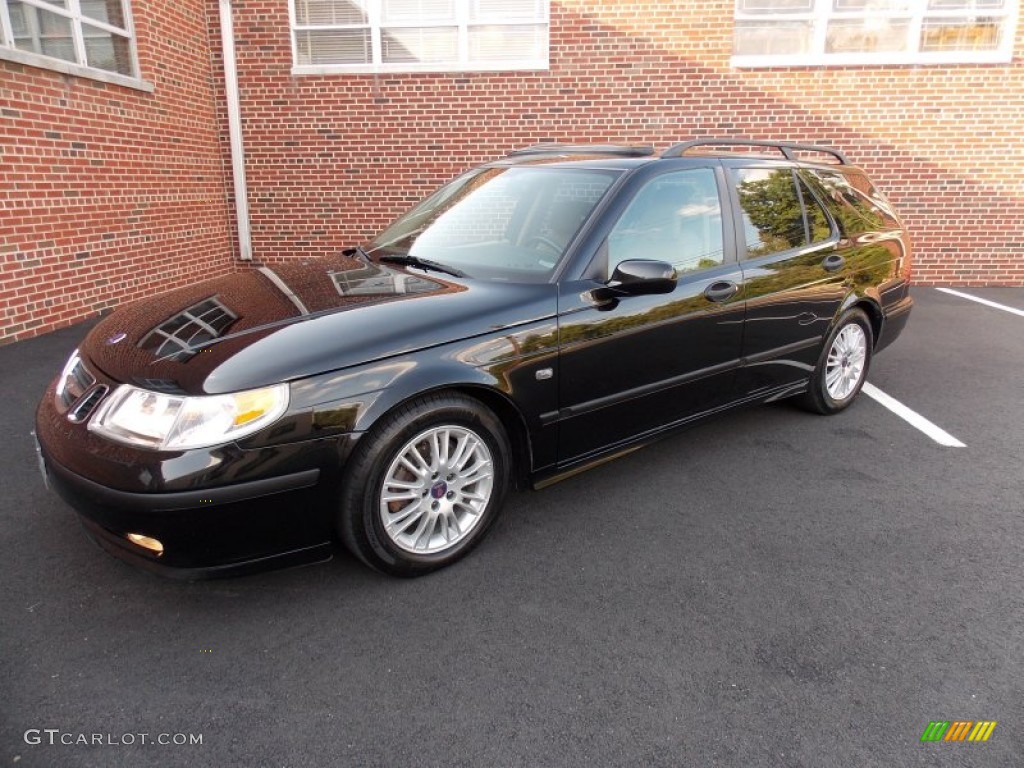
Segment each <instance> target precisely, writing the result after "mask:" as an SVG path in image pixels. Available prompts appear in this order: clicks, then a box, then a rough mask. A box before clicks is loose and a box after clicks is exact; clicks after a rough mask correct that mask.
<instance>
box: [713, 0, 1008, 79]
mask: <svg viewBox="0 0 1024 768" xmlns="http://www.w3.org/2000/svg"><path fill="white" fill-rule="evenodd" d="M740 2H741V0H736V3H735V5H734V10H733V23H734V28H733V40H734V41H735V23H736V22H745V21H803V22H806V21H810V22H813V24H814V26H813V38H812V48H813V50H812V51H810V52H808V53H787V54H738V53H733V54H732V56H731V58H730V64H731V65H732V66H733V67H734V68H736V69H757V68H764V67H831V66H879V65H901V64H904V65H905V64H932V65H936V64H1009V63H1010V62H1012V60H1013V47H1014V41H1015V38H1016V34H1017V23H1018V20H1019V12H1020V2H1019V0H1006V5H1005V7H1004V8H1001V9H1000V8H997V9H977V10H975V11H970V10H957V9H953V10H949V9H942V10H938V9H936V10H929V9H928V6H927V0H920V2H919V3H918V4H917V5H916V6H912V7H911V8H910V9H909V10H907V11H875V12H873V13H874V14H875V15H876V16H886V17H891V18H899V19H908V20H909V22H910V25H909V26H910V29H909V30H908V33H907V38H908V41H916V43H915V45H916V46H917V47H918V49H917V50H907V51H878V52H874V53H870V52H851V53H827V52H826V51H825V41H826V33H827V30H828V22H829V21H830V20H841V19H861V18H864V17H865V13H864V12H859V11H834V10H833V0H811V2H812V7H811V10H810V11H806V12H796V13H785V12H778V11H776V12H774V13H773V12H772V11H763V12H760V13H757V12H743V11H741V10H740ZM972 14H973V15H974V16H985V17H998V18H1001V19H1002V23H1003V36H1002V40H1001V41H1000V44H999V47H998V48H993V49H991V50H981V51H977V50H963V51H921V50H920V49H919V47H920V40H921V28H922V24H923V21H924V19H925V18H926V17H927V18H929V19H968V18H970V17H971V15H972ZM734 44H735V42H734Z"/></svg>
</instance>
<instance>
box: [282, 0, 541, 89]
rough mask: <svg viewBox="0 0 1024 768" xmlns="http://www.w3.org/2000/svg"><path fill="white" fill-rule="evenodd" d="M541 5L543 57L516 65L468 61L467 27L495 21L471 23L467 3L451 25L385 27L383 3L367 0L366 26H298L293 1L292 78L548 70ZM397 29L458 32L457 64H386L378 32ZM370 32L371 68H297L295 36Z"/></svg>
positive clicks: (461, 1) (459, 0)
mask: <svg viewBox="0 0 1024 768" xmlns="http://www.w3.org/2000/svg"><path fill="white" fill-rule="evenodd" d="M543 2H544V19H543V23H544V24H546V25H547V40H546V45H545V46H544V56H543V57H541V58H536V59H523V60H519V61H509V60H493V61H482V62H480V61H469V60H468V58H469V52H468V48H469V40H468V38H469V32H468V30H469V27H471V26H488V25H494V24H495V20H493V19H492V20H489V21H486V22H479V23H476V22H474V23H470V20H469V2H468V0H455V19H454V21H448V20H446V21H437V20H434V19H427V20H423V21H414V20H405V21H400V22H394V23H388V24H385V23H384V19H383V10H382V8H383V6H382V0H368V4H367V9H366V24H299V23H298V21H297V18H298V16H297V11H296V8H295V3H296V0H288V36H289V38H290V43H291V50H292V70H291V73H292V74H293V75H357V74H375V75H376V74H402V73H413V72H498V71H538V70H549V69H550V68H551V64H550V62H551V3H550V0H543ZM540 23H541V22H540V21H537V20H535V21H532V22H530V21H526V20H522V19H520V20H517V21H515V22H509V23H507V24H504V25H501V24H499V26H516V25H524V24H540ZM385 27H386V28H387V29H399V28H403V27H404V28H412V29H426V28H451V27H455V28H456V29H457V33H456V35H457V37H456V50H457V51H458V54H457V55H458V61H449V62H443V61H442V62H408V61H403V62H394V63H385V62H383V61H382V55H383V54H382V42H381V32H382V30H383V29H384V28H385ZM366 28H369V30H370V46H371V50H372V53H371V57H372V58H373V63H370V64H298V63H297V62H298V60H299V59H298V43H297V39H296V35H295V33H296V32H307V31H310V30H330V29H338V30H343V29H366Z"/></svg>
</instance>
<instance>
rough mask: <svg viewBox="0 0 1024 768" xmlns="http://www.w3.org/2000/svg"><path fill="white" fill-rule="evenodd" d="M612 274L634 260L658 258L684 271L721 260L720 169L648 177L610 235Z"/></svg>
mask: <svg viewBox="0 0 1024 768" xmlns="http://www.w3.org/2000/svg"><path fill="white" fill-rule="evenodd" d="M607 253H608V274H609V275H611V274H612V273H613V272H614V271H615V267H617V266H618V265H619V264H620V263H621V262H623V261H627V260H629V259H655V260H657V261H664V262H667V263H669V264H671V265H672V266H674V267H675V268H676V271H677V272H679V273H681V274H682V273H686V272H695V271H697V270H701V269H705V268H707V267H714V266H717V265H719V264H721V263H722V261H723V259H724V250H723V247H722V206H721V202H720V201H719V199H718V184H717V182H716V181H715V172H714V171H713V170H712V169H710V168H695V169H692V170H687V171H679V172H676V173H666V174H663V175H661V176H658V177H657V178H655V179H653V180H652V181H650V182H648V183H647V185H646V186H644V187H643V188H642V189H641V190H640V191H639V192H637V194H636V196H635V197H634V198H633V200H632V201H631V202H630V204H629V207H628V208H626V210H625V212H623V214H622V218H620V219H619V220H618V222H616V224H615V228H614V229H613V230H612V232H611V234H609V235H608V241H607Z"/></svg>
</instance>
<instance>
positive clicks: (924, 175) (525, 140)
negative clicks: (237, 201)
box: [0, 0, 1024, 343]
mask: <svg viewBox="0 0 1024 768" xmlns="http://www.w3.org/2000/svg"><path fill="white" fill-rule="evenodd" d="M232 5H233V7H234V13H235V28H236V38H237V52H238V57H239V68H240V72H239V79H240V85H241V91H242V112H243V119H244V132H245V142H246V151H247V160H248V162H247V175H248V181H249V200H250V205H251V209H252V228H253V246H254V254H255V256H256V258H257V259H260V260H263V261H267V262H275V261H281V260H286V259H291V258H297V257H304V256H311V255H312V256H319V255H328V254H333V253H336V252H337V251H338V250H339V249H340V248H342V247H344V246H346V245H349V244H351V243H353V242H357V241H361V240H364V239H365V238H367V237H369V236H371V235H372V234H374V233H375V232H377V231H378V230H379V229H380V228H381V227H382V226H383V225H384V224H386V223H387V222H388V221H389V220H390V219H391V218H392V217H393V216H394V215H396V214H397V213H399V212H401V211H403V210H405V209H406V208H408V207H409V206H411V205H412V204H413V203H414V202H415V201H416V200H418V199H419V198H420V197H422V196H423V195H424V194H425V193H426V192H428V191H429V190H430V189H431V188H432V187H434V186H435V185H437V184H438V183H441V182H442V181H445V180H447V179H449V178H451V177H452V176H454V175H456V174H457V173H459V172H460V171H461V170H463V169H465V168H466V167H468V166H471V165H473V164H476V163H478V162H481V161H484V160H489V159H493V158H495V157H498V156H500V155H503V154H504V153H506V152H507V151H508V150H510V149H512V148H516V147H521V146H524V145H528V144H533V143H536V142H541V141H578V142H586V141H593V142H653V143H654V144H655V145H656V146H657V147H658V148H659V149H661V148H664V147H665V146H666V145H667V144H669V143H671V142H673V141H676V140H682V139H686V138H690V137H693V136H695V135H743V136H749V137H753V138H775V139H789V140H796V141H822V142H831V143H834V144H836V145H837V146H839V147H841V148H842V149H844V150H845V151H846V152H847V153H848V154H849V155H850V156H851V157H852V158H853V159H854V161H855V162H857V163H859V164H861V165H863V166H864V167H865V168H866V169H867V170H868V172H869V173H870V175H871V176H872V177H873V178H874V179H875V180H876V182H877V183H878V185H879V186H880V187H881V188H882V189H883V190H884V191H885V192H886V193H887V194H888V195H889V197H890V198H891V199H892V200H893V202H894V203H895V204H896V205H897V207H898V208H899V210H900V211H901V212H902V214H903V215H904V218H905V220H906V222H907V224H908V226H909V228H910V230H911V232H912V235H913V237H914V241H915V244H916V253H917V259H916V264H915V277H916V279H917V281H918V282H919V283H935V282H942V283H958V284H962V285H978V284H993V283H1002V284H1018V285H1021V284H1024V225H1022V224H1021V222H1024V173H1022V171H1021V170H1020V169H1021V167H1022V166H1024V147H1022V144H1021V142H1020V141H1019V139H1018V136H1019V134H1021V133H1022V132H1024V63H1022V61H1021V58H1020V56H1019V53H1018V56H1017V57H1016V58H1015V59H1014V61H1013V63H1012V64H1010V65H1005V66H991V65H984V66H982V65H972V66H928V67H924V66H920V67H913V66H907V67H851V68H836V67H829V68H778V69H771V70H745V71H738V70H733V69H731V68H730V66H729V55H730V51H731V47H732V14H733V5H732V3H731V2H728V1H725V2H723V1H721V0H716V1H715V2H705V3H701V4H685V3H682V4H681V3H677V2H670V0H658V1H657V2H654V1H648V2H639V3H625V2H612V1H611V0H601V1H600V2H589V1H588V2H584V1H583V0H562V1H561V2H559V0H553V2H552V6H551V13H552V17H551V66H550V69H549V70H548V71H543V72H504V73H453V74H406V75H378V76H374V75H331V76H301V77H294V76H292V75H291V72H290V70H291V49H290V40H289V29H288V3H287V0H234V1H233V3H232ZM217 7H218V3H217V0H182V1H181V2H176V3H165V2H160V1H159V0H133V2H132V8H133V12H134V17H135V22H136V27H137V32H138V41H139V51H140V59H141V69H142V76H143V78H145V79H146V80H148V81H150V82H152V83H153V84H154V85H155V90H154V92H153V93H152V94H149V93H144V92H141V91H136V90H131V89H127V88H121V87H118V86H114V85H104V84H101V83H96V82H93V81H90V80H86V79H82V78H76V77H70V76H64V75H60V74H56V73H51V72H47V71H45V70H41V69H37V68H33V67H27V66H21V65H14V64H10V63H3V62H0V106H2V111H0V299H2V302H0V343H2V342H3V341H5V340H6V341H10V340H13V339H17V338H24V337H26V336H29V335H34V334H35V333H39V332H42V331H45V330H49V329H52V328H56V327H59V326H61V325H66V324H68V323H70V322H73V321H75V320H78V319H81V318H83V317H86V316H89V315H91V314H95V313H96V312H99V311H101V310H103V309H104V308H107V307H109V306H113V305H115V304H118V303H120V302H123V301H125V300H130V299H133V298H136V297H139V296H142V295H146V294H151V293H154V292H156V291H158V290H161V289H163V288H170V287H175V286H177V285H180V284H183V283H187V282H190V281H192V280H194V279H197V278H199V277H200V276H206V275H212V274H222V273H225V272H228V271H230V270H231V269H232V268H234V267H236V266H237V264H233V262H232V256H233V254H234V253H235V251H236V248H235V246H234V243H233V241H232V229H233V221H232V208H231V206H230V190H229V188H228V184H229V166H228V165H227V161H228V156H227V151H228V146H227V127H226V122H225V115H224V106H223V105H224V94H223V82H222V77H221V75H220V73H221V72H222V63H221V60H220V51H219V29H218V11H217ZM1022 41H1024V25H1021V29H1020V30H1018V33H1017V45H1016V50H1017V51H1018V52H1019V51H1020V50H1021V49H1022Z"/></svg>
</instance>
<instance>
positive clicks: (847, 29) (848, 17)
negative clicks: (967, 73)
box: [733, 0, 1016, 67]
mask: <svg viewBox="0 0 1024 768" xmlns="http://www.w3.org/2000/svg"><path fill="white" fill-rule="evenodd" d="M1015 26H1016V0H736V23H735V28H734V34H733V64H734V65H735V66H741V67H742V66H780V65H800V64H810V65H828V64H911V63H921V64H928V63H935V64H942V63H959V62H989V63H992V62H1008V61H1010V59H1011V57H1012V54H1013V38H1014V30H1015Z"/></svg>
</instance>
